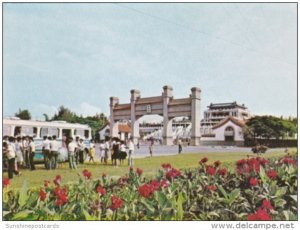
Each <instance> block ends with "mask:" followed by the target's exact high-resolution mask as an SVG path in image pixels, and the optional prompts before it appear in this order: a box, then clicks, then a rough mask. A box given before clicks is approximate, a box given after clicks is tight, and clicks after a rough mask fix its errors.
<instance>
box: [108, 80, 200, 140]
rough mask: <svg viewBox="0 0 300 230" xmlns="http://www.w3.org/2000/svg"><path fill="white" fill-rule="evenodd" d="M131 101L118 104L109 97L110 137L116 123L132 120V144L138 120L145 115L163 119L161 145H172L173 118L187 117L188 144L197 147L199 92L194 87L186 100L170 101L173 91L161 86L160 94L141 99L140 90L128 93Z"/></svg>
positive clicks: (137, 129) (116, 99)
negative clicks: (188, 127)
mask: <svg viewBox="0 0 300 230" xmlns="http://www.w3.org/2000/svg"><path fill="white" fill-rule="evenodd" d="M130 93H131V100H130V103H127V104H119V98H117V97H110V136H111V137H117V136H118V121H120V120H131V130H132V131H131V132H132V133H131V136H132V137H133V140H134V143H135V144H136V143H137V140H138V138H139V122H138V119H139V118H141V117H142V116H144V115H154V114H157V115H160V116H163V144H164V145H172V144H173V138H172V119H173V118H175V117H190V118H191V123H192V128H191V142H190V144H191V145H199V144H200V93H201V90H200V89H199V88H197V87H193V88H192V89H191V95H190V97H188V98H180V99H174V98H173V88H172V87H171V86H164V87H163V93H162V95H161V96H157V97H145V98H142V97H141V94H140V91H139V90H136V89H133V90H131V91H130Z"/></svg>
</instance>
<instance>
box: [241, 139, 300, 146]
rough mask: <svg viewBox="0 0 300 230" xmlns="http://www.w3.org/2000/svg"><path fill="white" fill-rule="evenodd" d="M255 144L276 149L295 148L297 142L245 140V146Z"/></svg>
mask: <svg viewBox="0 0 300 230" xmlns="http://www.w3.org/2000/svg"><path fill="white" fill-rule="evenodd" d="M256 144H260V145H265V146H268V147H269V148H276V147H281V148H285V147H297V146H298V140H276V139H271V140H266V139H256V140H245V146H248V147H252V146H255V145H256Z"/></svg>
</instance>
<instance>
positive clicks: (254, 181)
mask: <svg viewBox="0 0 300 230" xmlns="http://www.w3.org/2000/svg"><path fill="white" fill-rule="evenodd" d="M249 184H250V186H251V187H253V186H256V185H257V184H258V180H257V178H255V177H251V178H250V180H249Z"/></svg>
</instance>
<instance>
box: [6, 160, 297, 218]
mask: <svg viewBox="0 0 300 230" xmlns="http://www.w3.org/2000/svg"><path fill="white" fill-rule="evenodd" d="M62 182H63V178H61V177H60V176H59V175H58V176H56V178H54V180H53V182H50V181H44V183H43V185H42V186H41V188H40V189H39V190H36V189H27V187H26V184H24V186H23V188H22V189H21V190H19V191H16V192H14V191H13V190H11V189H10V185H9V184H10V183H9V180H8V179H6V178H4V180H3V187H4V190H3V215H4V220H296V219H297V210H298V208H297V189H298V187H297V163H296V159H295V158H293V157H291V156H285V157H284V158H282V159H279V160H277V161H275V160H273V161H268V160H266V159H263V158H248V159H242V160H239V161H237V162H236V172H228V171H227V169H226V168H223V167H222V165H221V162H220V161H216V162H214V164H208V159H207V158H203V159H201V160H200V161H199V167H198V168H195V169H188V170H184V171H181V170H179V169H175V168H173V167H172V166H171V165H170V164H168V163H165V164H163V165H162V169H161V170H160V171H159V172H158V174H157V175H156V176H155V177H154V178H152V179H150V180H149V179H146V178H144V177H143V170H142V169H139V168H137V169H133V168H130V169H129V173H128V175H125V176H122V177H120V178H119V179H118V180H113V179H110V178H109V177H108V176H107V175H105V174H103V175H101V176H99V178H98V179H97V178H94V175H92V174H91V172H89V171H88V170H87V169H85V170H84V171H83V172H82V175H79V181H78V183H75V184H71V185H63V183H62Z"/></svg>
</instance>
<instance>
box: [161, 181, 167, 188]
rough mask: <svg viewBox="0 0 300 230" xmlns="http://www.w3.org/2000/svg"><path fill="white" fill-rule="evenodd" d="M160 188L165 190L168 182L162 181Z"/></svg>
mask: <svg viewBox="0 0 300 230" xmlns="http://www.w3.org/2000/svg"><path fill="white" fill-rule="evenodd" d="M160 186H161V187H163V188H167V187H168V186H169V184H168V182H167V181H166V180H162V181H161V182H160Z"/></svg>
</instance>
